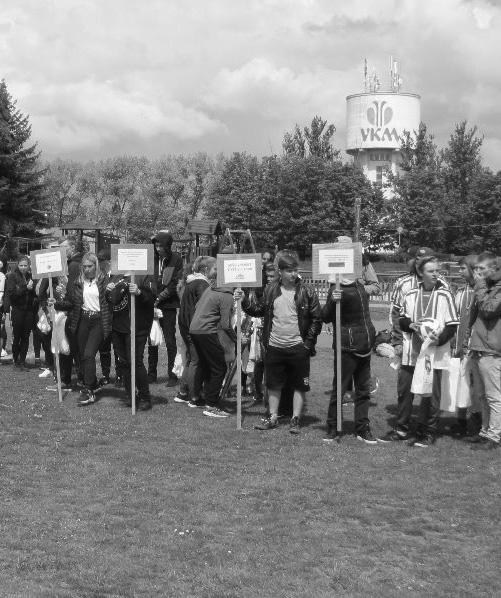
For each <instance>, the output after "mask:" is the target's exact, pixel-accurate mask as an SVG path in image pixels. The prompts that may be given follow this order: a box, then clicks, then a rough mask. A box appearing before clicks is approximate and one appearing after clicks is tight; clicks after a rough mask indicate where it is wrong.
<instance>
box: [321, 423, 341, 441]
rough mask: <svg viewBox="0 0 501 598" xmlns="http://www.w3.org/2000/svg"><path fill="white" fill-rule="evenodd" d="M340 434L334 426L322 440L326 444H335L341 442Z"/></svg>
mask: <svg viewBox="0 0 501 598" xmlns="http://www.w3.org/2000/svg"><path fill="white" fill-rule="evenodd" d="M339 438H340V437H339V434H338V433H337V430H336V428H333V427H332V426H328V428H327V433H326V434H324V437H323V438H322V440H323V441H324V442H334V441H335V440H336V441H337V440H339Z"/></svg>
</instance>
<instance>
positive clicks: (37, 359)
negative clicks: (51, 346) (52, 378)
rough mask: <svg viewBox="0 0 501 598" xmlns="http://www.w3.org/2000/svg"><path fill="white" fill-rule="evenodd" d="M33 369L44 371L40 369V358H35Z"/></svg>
mask: <svg viewBox="0 0 501 598" xmlns="http://www.w3.org/2000/svg"><path fill="white" fill-rule="evenodd" d="M35 367H36V368H38V369H39V370H42V369H44V368H42V360H41V359H40V357H35Z"/></svg>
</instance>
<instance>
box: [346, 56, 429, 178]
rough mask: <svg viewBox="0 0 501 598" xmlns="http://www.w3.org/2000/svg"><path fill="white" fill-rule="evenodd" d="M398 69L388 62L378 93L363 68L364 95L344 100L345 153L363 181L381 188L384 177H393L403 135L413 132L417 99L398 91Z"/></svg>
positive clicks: (375, 79)
mask: <svg viewBox="0 0 501 598" xmlns="http://www.w3.org/2000/svg"><path fill="white" fill-rule="evenodd" d="M400 86H401V78H400V76H399V75H398V65H397V63H396V62H394V61H393V59H392V58H391V59H390V84H389V86H388V90H387V91H380V88H381V85H380V83H379V79H378V77H377V75H376V74H374V75H373V76H372V77H371V79H370V81H369V80H368V77H367V62H366V66H365V91H364V92H362V93H356V94H353V95H349V96H348V97H347V98H346V151H347V153H348V154H350V155H351V156H353V159H354V162H355V164H357V165H358V166H360V168H361V169H362V170H363V172H364V174H365V175H366V176H367V178H368V179H369V180H370V181H371V182H373V183H376V184H379V185H382V184H383V182H384V180H385V173H386V172H387V171H391V172H393V173H396V172H397V170H398V164H399V154H400V146H401V140H402V137H403V134H404V131H409V132H410V133H412V132H414V131H417V130H418V128H419V123H420V121H421V98H420V96H419V95H417V94H415V93H403V92H401V91H400Z"/></svg>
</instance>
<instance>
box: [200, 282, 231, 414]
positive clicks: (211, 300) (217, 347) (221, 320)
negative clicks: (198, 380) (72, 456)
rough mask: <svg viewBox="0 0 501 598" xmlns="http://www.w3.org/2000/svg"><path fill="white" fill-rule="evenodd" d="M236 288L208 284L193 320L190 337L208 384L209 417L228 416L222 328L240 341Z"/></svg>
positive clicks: (228, 334)
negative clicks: (224, 402) (223, 402)
mask: <svg viewBox="0 0 501 598" xmlns="http://www.w3.org/2000/svg"><path fill="white" fill-rule="evenodd" d="M232 316H233V290H232V289H229V288H215V289H212V288H211V287H208V288H207V289H206V290H205V291H204V293H203V294H202V296H201V298H200V300H199V301H198V303H197V306H196V309H195V313H194V315H193V319H192V320H191V324H190V339H191V340H192V342H193V344H194V346H195V349H196V352H197V355H198V356H199V358H200V367H201V369H202V379H203V382H204V384H205V401H206V403H207V406H206V407H205V409H204V411H203V413H204V415H207V416H208V417H217V418H221V417H228V415H229V414H228V413H227V412H226V411H224V410H223V409H220V407H219V400H220V399H219V392H220V390H221V386H222V384H223V381H224V377H225V375H226V360H225V351H224V348H223V345H222V344H221V341H220V340H219V336H218V331H220V333H221V334H226V335H227V336H228V337H229V339H230V341H231V342H232V343H235V341H236V335H235V331H234V330H233V324H232Z"/></svg>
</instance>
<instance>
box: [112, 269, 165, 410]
mask: <svg viewBox="0 0 501 598" xmlns="http://www.w3.org/2000/svg"><path fill="white" fill-rule="evenodd" d="M131 295H135V297H136V300H135V306H136V363H135V368H136V387H137V392H138V394H137V397H138V404H137V408H138V409H139V410H140V411H147V410H149V409H151V395H150V388H149V384H148V373H147V372H146V368H145V366H144V347H145V346H146V341H147V339H148V336H149V334H150V330H151V325H152V324H153V310H154V304H155V297H156V288H155V281H154V279H153V277H151V276H137V277H136V282H135V283H132V282H131V281H130V277H128V276H122V275H117V276H114V277H113V278H112V280H111V282H110V283H108V285H107V287H106V297H107V299H108V301H109V303H110V304H111V305H112V307H113V324H112V328H113V347H114V349H115V351H116V352H117V355H118V366H119V368H120V373H119V375H120V377H121V378H122V380H123V381H124V384H125V389H126V391H127V397H128V400H129V401H132V392H133V391H134V392H135V389H132V388H131V355H130V347H131V346H130V343H131V335H130V307H131V301H130V297H131Z"/></svg>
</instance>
